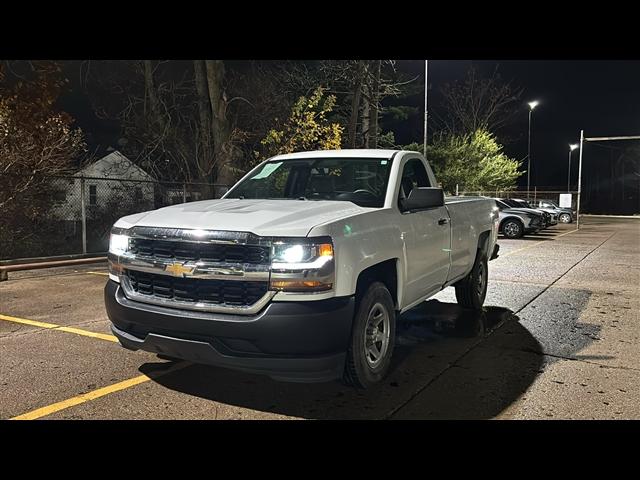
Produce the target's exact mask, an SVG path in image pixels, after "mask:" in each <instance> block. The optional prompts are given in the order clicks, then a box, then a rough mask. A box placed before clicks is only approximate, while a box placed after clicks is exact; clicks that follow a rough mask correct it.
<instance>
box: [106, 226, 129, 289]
mask: <svg viewBox="0 0 640 480" xmlns="http://www.w3.org/2000/svg"><path fill="white" fill-rule="evenodd" d="M125 232H126V230H124V229H122V228H112V229H111V235H110V236H109V255H108V259H109V278H110V279H111V280H113V281H115V282H119V281H120V278H119V275H120V274H121V273H122V265H121V264H120V263H119V261H118V256H120V255H124V254H125V253H126V252H127V250H129V236H128V235H126V233H125Z"/></svg>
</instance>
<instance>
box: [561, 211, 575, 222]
mask: <svg viewBox="0 0 640 480" xmlns="http://www.w3.org/2000/svg"><path fill="white" fill-rule="evenodd" d="M558 221H559V222H560V223H571V222H572V221H573V219H572V218H571V215H570V214H569V213H561V214H560V215H559V216H558Z"/></svg>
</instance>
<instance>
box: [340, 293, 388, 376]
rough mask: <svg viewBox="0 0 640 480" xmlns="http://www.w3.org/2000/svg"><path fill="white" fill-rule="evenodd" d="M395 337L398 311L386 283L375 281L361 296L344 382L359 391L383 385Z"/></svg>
mask: <svg viewBox="0 0 640 480" xmlns="http://www.w3.org/2000/svg"><path fill="white" fill-rule="evenodd" d="M395 334H396V312H395V309H394V305H393V299H392V298H391V294H390V293H389V290H387V287H385V285H384V284H383V283H380V282H374V283H372V284H371V285H370V286H369V288H368V289H367V291H366V293H365V294H364V295H363V296H362V299H361V300H360V302H359V305H358V309H357V311H356V314H355V317H354V319H353V332H352V334H351V343H350V345H349V350H348V351H347V360H346V363H345V368H344V377H343V380H344V382H345V383H346V384H348V385H353V386H355V387H358V388H369V387H371V386H372V385H374V384H376V383H378V382H380V381H381V380H382V379H383V378H384V377H385V375H386V374H387V371H388V370H389V366H390V365H391V355H392V353H393V347H394V345H395Z"/></svg>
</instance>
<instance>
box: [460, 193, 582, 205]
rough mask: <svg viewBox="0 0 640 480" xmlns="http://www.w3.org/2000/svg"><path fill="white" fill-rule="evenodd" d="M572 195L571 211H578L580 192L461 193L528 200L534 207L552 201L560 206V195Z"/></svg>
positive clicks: (463, 194) (462, 194)
mask: <svg viewBox="0 0 640 480" xmlns="http://www.w3.org/2000/svg"><path fill="white" fill-rule="evenodd" d="M567 193H570V194H571V209H572V210H576V209H577V207H578V192H577V191H574V192H567V191H566V190H545V189H535V190H509V191H500V190H484V191H475V192H466V191H465V192H459V195H461V196H467V197H469V196H481V197H492V198H517V199H522V200H527V201H529V202H530V203H531V205H532V206H533V205H534V204H537V203H538V202H539V201H540V200H551V201H552V202H554V203H555V204H556V205H560V195H561V194H567Z"/></svg>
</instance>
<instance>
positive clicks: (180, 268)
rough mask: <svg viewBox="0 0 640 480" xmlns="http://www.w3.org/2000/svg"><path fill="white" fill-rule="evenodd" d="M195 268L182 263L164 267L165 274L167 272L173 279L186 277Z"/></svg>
mask: <svg viewBox="0 0 640 480" xmlns="http://www.w3.org/2000/svg"><path fill="white" fill-rule="evenodd" d="M195 269H196V267H187V266H185V265H183V264H182V263H171V264H169V265H167V266H166V267H164V271H165V272H169V273H170V274H171V275H173V276H174V277H186V276H187V275H191V274H192V273H193V271H194V270H195Z"/></svg>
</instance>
